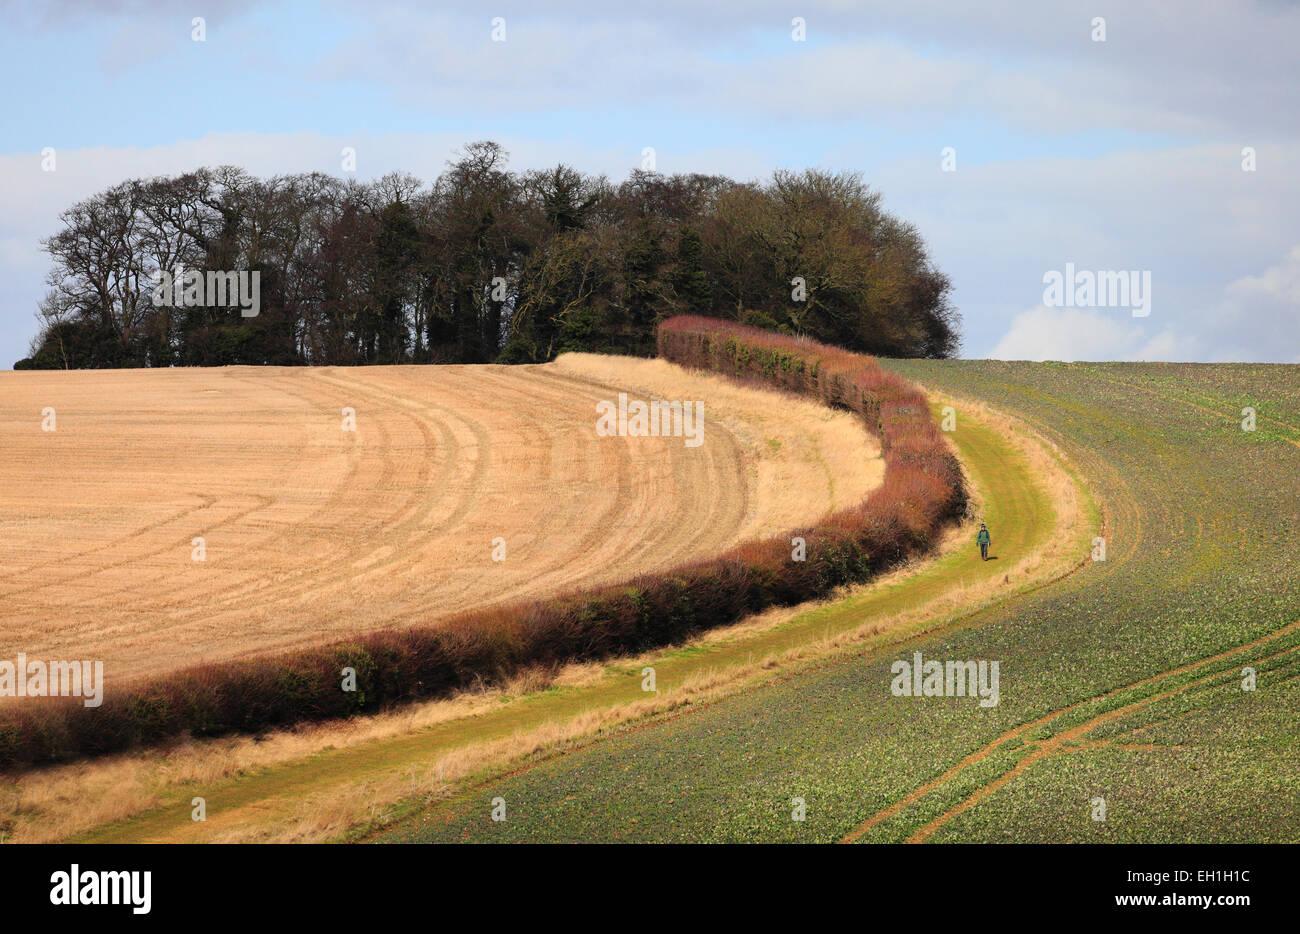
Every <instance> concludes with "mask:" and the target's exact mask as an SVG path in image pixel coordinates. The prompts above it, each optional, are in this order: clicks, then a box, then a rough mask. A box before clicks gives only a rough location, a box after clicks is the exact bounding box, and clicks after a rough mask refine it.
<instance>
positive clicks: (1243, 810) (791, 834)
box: [375, 361, 1300, 842]
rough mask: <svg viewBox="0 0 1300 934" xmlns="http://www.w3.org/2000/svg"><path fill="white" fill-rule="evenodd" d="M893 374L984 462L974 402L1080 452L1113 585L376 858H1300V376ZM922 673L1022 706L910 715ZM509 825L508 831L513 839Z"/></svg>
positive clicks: (853, 665) (492, 786)
mask: <svg viewBox="0 0 1300 934" xmlns="http://www.w3.org/2000/svg"><path fill="white" fill-rule="evenodd" d="M890 366H892V367H894V368H895V369H897V370H898V371H899V372H901V373H902V374H903V375H905V376H907V377H909V378H911V379H914V380H916V381H918V382H920V383H922V384H923V385H925V386H926V387H928V388H929V389H930V390H932V391H933V392H935V393H938V394H941V395H944V396H945V397H947V396H951V398H952V400H953V403H954V405H955V407H956V408H957V411H958V428H957V431H956V433H955V434H956V439H955V440H956V441H957V444H958V447H959V450H960V449H961V440H960V435H961V431H962V428H961V406H962V401H961V400H962V399H972V400H977V401H981V402H984V403H986V404H989V405H993V406H996V407H998V408H1001V409H1004V410H1006V411H1009V412H1011V413H1014V414H1016V415H1018V416H1020V417H1021V418H1023V419H1025V420H1026V421H1027V422H1029V423H1030V424H1031V425H1033V426H1034V427H1035V428H1036V429H1037V430H1038V431H1040V432H1041V433H1042V434H1043V435H1045V436H1046V437H1048V438H1050V439H1052V440H1053V441H1055V442H1056V443H1057V444H1059V445H1060V446H1061V448H1062V449H1063V450H1064V451H1065V452H1066V453H1067V454H1068V455H1069V456H1070V458H1071V459H1072V460H1073V461H1074V462H1075V463H1076V464H1077V465H1078V466H1079V468H1080V471H1081V472H1082V474H1083V475H1084V476H1085V477H1086V479H1087V482H1088V484H1089V486H1090V489H1091V491H1092V493H1093V494H1094V495H1095V497H1096V498H1097V499H1098V500H1099V502H1100V503H1101V505H1102V507H1103V510H1104V516H1105V521H1104V527H1103V531H1102V536H1103V537H1104V538H1105V539H1106V547H1107V553H1106V560H1105V561H1104V562H1103V561H1088V560H1084V562H1083V564H1082V565H1081V566H1080V567H1079V569H1078V570H1077V572H1076V573H1073V574H1071V575H1070V576H1068V577H1066V578H1065V579H1063V580H1061V581H1059V582H1057V583H1055V584H1052V585H1050V586H1047V587H1044V588H1041V589H1038V590H1034V591H1032V592H1029V593H1024V594H1019V595H1015V596H1013V597H1012V598H1011V599H1008V600H1007V601H1005V602H1002V603H1000V604H998V605H995V606H993V607H991V608H990V609H987V610H985V611H983V612H981V613H979V614H977V615H976V616H975V617H974V618H972V619H967V620H964V621H963V622H962V623H961V624H960V625H955V626H952V627H948V628H944V629H939V630H936V631H934V632H932V633H931V634H929V635H922V636H919V637H917V638H915V639H913V640H912V641H911V642H909V643H907V644H904V645H899V646H894V647H891V648H890V649H888V650H885V651H878V652H870V651H869V652H866V653H865V654H861V655H858V656H857V657H852V658H849V659H847V660H844V661H840V662H837V663H834V664H830V665H827V666H824V667H821V668H815V669H813V670H811V671H809V672H807V673H804V674H800V675H798V676H795V677H793V678H790V679H785V680H781V681H778V682H777V683H774V684H771V685H769V686H766V687H763V688H760V689H758V690H755V691H752V692H748V693H743V694H737V695H734V696H732V697H730V698H728V699H725V700H722V701H720V702H718V703H716V704H714V705H711V706H709V707H707V708H706V709H700V710H696V711H694V712H691V713H688V714H686V715H683V716H679V717H676V718H673V719H671V720H668V721H666V722H663V723H661V724H658V725H652V726H649V727H646V728H645V729H641V730H637V731H633V732H630V733H626V734H624V735H621V736H616V737H614V738H611V739H609V740H606V741H603V742H599V743H596V744H593V745H590V746H587V747H586V748H583V749H580V750H577V751H573V752H570V753H569V754H566V755H562V756H559V757H556V758H552V759H549V760H548V761H544V762H541V763H540V764H537V765H535V766H534V767H531V768H528V769H526V770H523V771H522V772H519V773H517V774H513V775H511V776H509V777H505V778H501V779H497V780H491V779H489V780H486V781H484V782H483V783H482V784H481V785H479V786H476V787H474V788H473V789H471V790H469V791H467V792H465V793H463V794H461V795H460V796H458V797H455V798H453V799H452V800H450V801H449V802H445V803H437V804H425V805H423V806H417V807H415V808H414V809H413V810H412V811H411V812H410V813H409V816H407V817H406V819H405V820H403V821H401V822H399V824H398V826H396V827H395V828H393V829H391V830H389V831H386V832H385V833H383V834H376V835H375V838H376V839H383V840H395V841H397V840H402V841H407V840H420V841H431V840H479V841H488V840H501V841H505V840H517V841H539V840H608V841H613V840H619V841H649V840H657V841H668V840H672V841H758V840H762V841H791V842H793V841H810V842H811V841H821V842H833V841H844V842H889V841H912V842H928V841H935V842H955V841H1076V842H1085V841H1093V842H1105V841H1111V842H1135V841H1141V842H1182V841H1197V842H1210V841H1215V842H1232V841H1292V842H1294V841H1297V840H1300V779H1298V778H1297V776H1298V775H1300V768H1298V766H1300V748H1297V742H1296V734H1295V730H1294V724H1295V716H1296V710H1297V707H1298V706H1300V695H1298V694H1297V686H1296V685H1297V682H1296V680H1295V679H1296V676H1297V675H1298V674H1300V567H1298V566H1297V565H1296V563H1295V562H1294V560H1293V558H1294V555H1295V554H1297V553H1298V552H1300V495H1297V494H1298V493H1300V489H1298V481H1297V479H1296V478H1297V467H1300V447H1297V439H1300V371H1297V368H1295V367H1285V366H1252V365H1213V366H1211V365H1170V364H1163V365H1162V364H1107V365H1088V364H1079V365H1061V364H1055V365H1053V364H1029V363H1001V362H993V361H984V362H976V361H962V362H957V361H951V362H929V361H927V362H921V361H910V362H906V363H904V362H897V363H891V364H890ZM1247 406H1250V407H1253V408H1254V409H1256V410H1257V413H1258V418H1257V424H1256V429H1255V430H1254V431H1243V430H1242V428H1241V424H1240V423H1241V419H1242V409H1243V408H1244V407H1247ZM998 522H999V523H1001V524H1000V525H998V524H995V525H993V534H994V544H993V549H992V554H993V555H994V556H995V557H996V559H997V561H995V562H992V563H993V564H994V565H997V564H998V563H999V562H1004V561H1006V562H1009V561H1011V560H1014V558H1015V556H1014V555H1013V554H1011V553H1009V552H1008V551H1007V549H1006V543H1007V542H1008V540H1009V539H1008V536H1009V535H1011V534H1014V533H1013V531H1012V528H1010V527H1009V526H1014V524H1015V522H1016V516H1015V515H1014V514H1007V513H1005V512H1004V513H1002V514H1001V515H1000V516H999V518H998ZM972 540H973V537H972ZM971 547H972V548H973V546H971ZM1083 557H1084V558H1085V559H1086V558H1087V550H1086V546H1085V549H1084V551H1083ZM913 651H920V652H922V653H923V654H924V655H925V656H926V657H930V658H946V659H985V660H994V661H998V662H999V663H1000V666H1001V672H1002V678H1001V700H1000V703H999V704H998V705H997V706H995V707H989V708H985V707H981V706H980V705H979V704H978V703H976V702H973V700H972V699H971V698H962V697H902V698H900V697H895V696H892V695H891V693H890V690H889V686H890V682H891V677H892V675H891V668H890V666H891V663H892V662H893V661H894V660H895V659H898V658H907V657H910V655H911V653H912V652H913ZM1245 669H1253V671H1254V674H1255V679H1256V681H1255V684H1254V690H1243V689H1242V688H1243V683H1244V682H1245V679H1246V678H1247V676H1248V675H1249V672H1247V671H1246V670H1245ZM494 797H500V798H502V799H504V800H505V801H506V802H508V806H509V807H510V818H509V819H508V820H506V821H502V822H493V821H491V820H490V819H489V807H488V801H489V799H490V798H494ZM796 798H798V799H802V800H803V801H804V802H805V803H806V819H805V820H803V821H795V820H792V819H791V815H792V810H791V808H792V801H793V800H794V799H796ZM1099 806H1101V807H1103V808H1104V819H1097V813H1098V811H1097V809H1098V807H1099Z"/></svg>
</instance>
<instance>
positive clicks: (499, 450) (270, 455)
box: [0, 355, 883, 681]
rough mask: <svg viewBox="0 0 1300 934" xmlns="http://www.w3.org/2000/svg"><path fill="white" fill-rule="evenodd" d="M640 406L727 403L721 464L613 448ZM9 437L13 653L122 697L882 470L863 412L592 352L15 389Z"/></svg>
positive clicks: (683, 554)
mask: <svg viewBox="0 0 1300 934" xmlns="http://www.w3.org/2000/svg"><path fill="white" fill-rule="evenodd" d="M619 392H627V393H628V394H629V396H630V397H631V398H634V399H643V400H650V399H668V400H700V401H703V402H704V409H703V412H704V426H703V439H704V441H703V443H702V444H701V445H700V446H698V447H689V446H687V445H686V444H685V443H684V439H682V438H627V437H600V436H598V434H597V432H596V427H595V426H596V403H597V402H598V401H603V400H608V401H615V400H616V399H617V397H618V393H619ZM47 409H52V410H53V419H54V421H53V424H52V426H51V427H52V428H53V430H43V424H44V425H45V426H49V425H50V423H49V421H48V420H47V418H46V417H45V416H48V414H49V413H48V412H47ZM344 409H351V410H353V411H354V412H355V425H356V430H355V431H348V430H344V418H345V413H344ZM43 413H44V414H43ZM0 435H3V437H4V439H5V444H4V445H3V447H0V601H2V602H3V605H4V607H5V612H4V614H3V618H2V619H0V644H3V645H4V646H8V647H9V650H10V651H12V652H17V651H22V652H26V653H27V655H28V656H29V657H44V658H65V659H66V658H72V659H82V658H91V659H99V660H103V661H104V663H105V672H106V677H107V678H108V679H110V681H111V680H114V679H130V678H135V677H139V676H145V675H154V674H159V673H162V672H165V671H168V670H172V669H175V668H177V667H180V666H183V665H188V664H193V663H198V662H205V661H218V660H225V659H230V658H235V657H242V656H246V655H250V654H257V653H264V652H269V651H274V650H280V649H289V648H296V647H302V646H307V645H311V644H316V643H320V642H322V641H329V640H334V639H338V638H343V637H346V636H348V635H352V634H355V633H359V632H365V631H368V630H373V629H377V628H384V627H401V626H408V625H417V624H419V625H425V624H429V623H432V622H436V620H437V619H438V618H439V617H441V616H443V615H446V614H449V613H453V612H455V611H458V610H462V609H467V608H470V607H476V606H482V605H485V604H489V603H496V602H500V601H506V600H515V599H520V598H529V597H542V596H546V595H549V594H553V593H556V592H560V591H565V590H569V589H573V588H576V587H582V586H588V585H592V584H598V583H602V582H607V581H612V580H621V579H625V578H628V577H630V576H632V575H634V574H637V573H641V572H648V571H654V570H659V569H663V568H666V567H668V566H671V565H673V564H677V563H680V562H682V561H685V560H689V559H691V558H695V557H704V556H708V555H712V554H714V553H716V552H718V551H720V550H722V549H725V548H726V547H728V546H730V545H733V544H735V543H737V542H740V541H743V540H747V539H750V538H753V537H756V536H760V535H762V534H764V533H770V532H776V531H780V530H782V529H785V528H787V527H792V526H796V525H799V524H801V523H807V522H812V521H816V520H817V519H820V518H821V517H822V516H823V515H824V514H825V513H827V512H828V511H831V510H833V509H837V508H841V507H843V506H845V505H847V504H849V503H852V502H856V501H857V500H859V499H861V498H862V496H863V495H864V493H865V492H866V491H868V490H869V489H871V488H872V487H874V486H875V485H876V484H877V483H878V482H879V480H880V478H881V476H882V473H883V467H882V463H881V461H880V458H879V456H878V446H877V444H876V442H875V440H874V439H872V438H871V436H870V435H868V434H867V433H866V432H865V431H864V430H863V429H862V428H861V426H860V425H859V424H858V422H857V421H856V420H854V419H853V418H852V417H851V416H849V415H848V414H846V413H836V412H829V411H827V410H826V409H824V408H822V407H820V406H818V405H816V404H815V403H812V402H803V401H798V400H794V399H791V398H788V397H785V396H780V395H776V394H772V393H766V392H762V391H759V390H754V389H740V388H738V387H736V386H734V385H733V384H731V383H728V382H726V381H724V380H722V379H719V378H716V377H709V376H705V375H702V374H694V373H688V372H687V371H685V370H681V369H679V368H676V367H673V366H671V365H670V364H667V363H663V362H660V361H644V360H631V359H627V360H613V361H611V360H607V359H603V358H598V357H588V356H585V355H567V356H565V357H563V358H561V360H559V361H557V362H556V363H555V364H549V365H546V366H531V367H494V366H476V367H459V366H443V367H371V368H364V369H342V368H322V369H293V368H248V367H230V368H221V369H208V370H189V369H185V370H180V369H178V370H154V371H130V370H125V371H123V370H119V371H79V372H47V373H5V374H2V375H0ZM196 539H202V542H201V548H202V553H201V555H200V554H199V553H198V552H197V551H196V549H198V548H199V547H200V543H198V542H196ZM494 540H497V547H496V549H495V557H496V558H501V557H504V560H493V559H494ZM200 556H201V557H202V558H203V560H195V558H196V557H200Z"/></svg>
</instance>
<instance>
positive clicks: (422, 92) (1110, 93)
mask: <svg viewBox="0 0 1300 934" xmlns="http://www.w3.org/2000/svg"><path fill="white" fill-rule="evenodd" d="M0 17H3V19H2V20H0V21H3V22H4V24H5V25H4V28H3V30H0V82H3V86H4V87H5V88H6V89H7V90H6V93H5V95H4V105H3V107H2V108H0V277H3V278H2V281H3V283H4V287H3V288H0V367H4V368H7V367H9V366H11V365H12V363H13V361H15V360H17V359H20V358H22V357H24V356H26V355H27V351H28V344H29V342H30V340H31V338H32V336H33V334H34V333H35V331H36V321H35V318H34V312H35V310H36V306H37V303H38V301H39V300H40V298H41V296H42V295H43V294H44V293H45V290H46V284H45V276H46V274H47V272H48V271H49V268H50V260H49V257H48V255H46V254H45V253H44V252H43V251H42V249H41V239H42V238H43V237H48V236H50V235H51V234H53V233H54V232H55V231H57V230H58V229H59V221H58V215H59V213H60V212H61V211H63V210H65V209H66V208H68V207H70V206H71V205H72V204H74V203H76V202H77V201H78V200H80V199H82V198H85V197H88V196H90V195H92V194H94V193H95V192H97V191H99V190H101V189H103V188H106V187H108V186H109V185H112V184H115V183H117V182H119V181H122V180H124V179H127V178H137V177H151V176H155V175H172V174H177V173H180V172H185V171H189V170H192V169H195V168H198V167H200V166H215V165H223V164H235V165H240V166H242V167H244V168H246V169H248V170H249V171H251V172H253V173H255V174H258V175H263V176H268V175H274V174H278V173H290V172H307V171H322V172H328V173H331V174H334V175H338V176H340V177H356V178H359V179H366V178H372V177H377V176H380V175H383V174H384V173H385V172H388V171H392V170H395V169H401V170H405V171H409V172H412V173H413V174H416V175H418V176H421V177H423V178H426V179H429V180H432V179H433V178H434V177H435V176H436V175H437V174H438V173H439V171H441V170H442V168H443V167H444V166H445V164H446V162H447V160H448V159H450V158H452V157H453V156H454V154H455V152H456V151H457V150H458V149H460V148H461V147H462V146H464V144H465V143H468V142H471V141H474V140H480V139H492V140H496V141H497V142H499V143H501V144H502V145H504V146H505V148H506V149H507V150H508V151H509V153H510V165H511V167H512V168H515V169H520V170H522V169H530V168H542V167H546V166H551V165H554V164H556V163H558V162H564V163H567V164H570V165H573V166H575V167H577V168H579V169H582V170H584V171H587V172H591V173H605V174H607V175H609V176H610V178H611V179H614V180H619V179H622V178H624V177H626V175H627V174H628V173H629V172H630V171H631V170H633V169H635V168H639V167H641V165H642V160H643V158H644V156H643V153H644V151H645V150H646V149H647V148H651V149H653V151H654V160H655V166H654V167H655V168H656V169H657V170H658V171H661V172H665V173H674V172H707V173H719V174H724V175H728V176H730V177H732V178H736V179H738V180H750V179H762V178H765V177H767V176H768V175H770V174H771V172H772V171H773V170H776V169H803V168H809V167H817V168H823V169H829V170H851V171H856V172H861V173H862V175H863V178H864V179H865V180H866V181H867V182H868V183H869V184H870V185H871V186H872V187H873V188H875V189H876V190H877V191H878V192H880V194H881V195H882V198H883V204H884V206H885V208H886V209H887V210H889V211H890V212H892V213H894V214H895V215H897V216H899V217H901V218H903V219H905V220H907V221H910V222H912V223H913V224H915V225H916V226H917V228H918V229H919V230H920V232H921V234H922V236H923V237H924V238H925V241H926V243H927V244H928V246H929V250H930V254H931V256H932V258H933V260H934V261H935V263H936V265H937V266H938V267H939V268H940V269H941V270H943V271H944V272H945V273H946V274H947V275H948V276H949V277H950V278H951V280H952V282H953V286H954V288H953V293H952V299H953V303H954V304H955V305H956V307H957V308H958V310H959V311H960V313H961V316H962V332H963V349H962V356H965V357H999V358H1004V359H1033V360H1041V359H1053V360H1177V361H1184V360H1199V361H1209V362H1219V361H1239V360H1247V361H1260V362H1284V363H1295V362H1300V54H1297V49H1300V4H1296V3H1290V2H1280V0H1274V2H1257V3H1250V2H1226V0H1225V2H1203V0H1182V2H1149V0H1148V2H1143V0H1126V2H1101V0H1089V2H1074V0H1054V2H1051V3H1042V2H1024V3H1021V2H1010V0H983V2H981V3H978V4H972V3H968V2H946V0H944V2H939V0H936V2H924V0H915V2H901V0H900V2H896V3H872V2H848V0H824V2H811V0H788V2H772V3H769V2H761V0H747V2H741V0H736V2H733V0H717V2H711V3H708V4H707V5H706V4H701V3H699V2H698V0H690V2H675V0H656V2H653V3H645V2H636V3H604V4H601V3H594V2H552V0H532V2H519V3H516V2H503V0H482V2H465V3H460V2H456V3H435V2H427V0H426V2H395V0H393V2H390V0H375V2H370V0H368V2H365V3H356V2H349V3H331V2H322V3H305V2H302V3H299V2H289V3H279V2H271V3H249V2H242V0H186V2H184V3H173V2H161V0H134V2H133V0H94V2H90V0H45V2H43V3H40V4H32V3H26V2H11V0H0ZM196 17H201V18H202V20H203V23H202V41H196V28H197V27H196V25H195V23H194V20H195V18H196ZM502 39H503V40H504V41H499V40H502ZM344 147H351V148H352V149H354V150H355V151H356V169H355V175H354V176H353V175H351V174H350V173H348V172H345V171H344V168H343V161H342V158H341V151H342V150H343V148H344ZM49 149H52V150H53V155H54V161H53V167H52V168H53V170H52V171H50V170H48V169H49V168H50V164H49V162H50V160H49V159H48V158H46V157H45V156H43V153H47V152H48V150H49ZM1070 270H1073V275H1072V276H1069V277H1067V276H1066V273H1067V272H1068V271H1070ZM1121 272H1122V273H1126V274H1128V273H1131V275H1132V279H1131V281H1132V284H1133V285H1134V286H1135V287H1140V284H1141V283H1142V282H1144V281H1149V283H1150V287H1149V294H1146V295H1145V300H1146V301H1145V304H1144V305H1143V308H1142V309H1139V311H1145V312H1146V314H1145V315H1135V314H1134V309H1133V308H1131V307H1130V306H1131V305H1133V304H1134V302H1133V300H1132V299H1133V296H1132V295H1130V296H1129V300H1128V301H1127V302H1123V301H1121V299H1122V298H1123V296H1120V295H1117V294H1115V295H1109V296H1106V295H1103V296H1101V299H1103V300H1102V301H1098V296H1097V295H1095V294H1094V295H1093V296H1092V297H1091V300H1090V298H1089V296H1088V295H1087V294H1084V293H1081V292H1080V291H1079V290H1078V289H1073V288H1069V287H1067V288H1064V289H1058V290H1055V292H1053V291H1052V290H1050V289H1049V288H1048V284H1047V283H1048V282H1050V281H1051V279H1052V277H1053V275H1054V274H1055V275H1057V276H1059V277H1061V278H1062V279H1065V280H1067V281H1072V282H1074V283H1076V284H1080V283H1082V281H1083V280H1084V279H1085V278H1086V275H1085V274H1087V275H1092V276H1098V275H1100V274H1106V273H1121ZM1125 281H1126V282H1128V281H1129V277H1128V276H1126V277H1125ZM1105 299H1109V300H1108V301H1107V300H1105Z"/></svg>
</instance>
